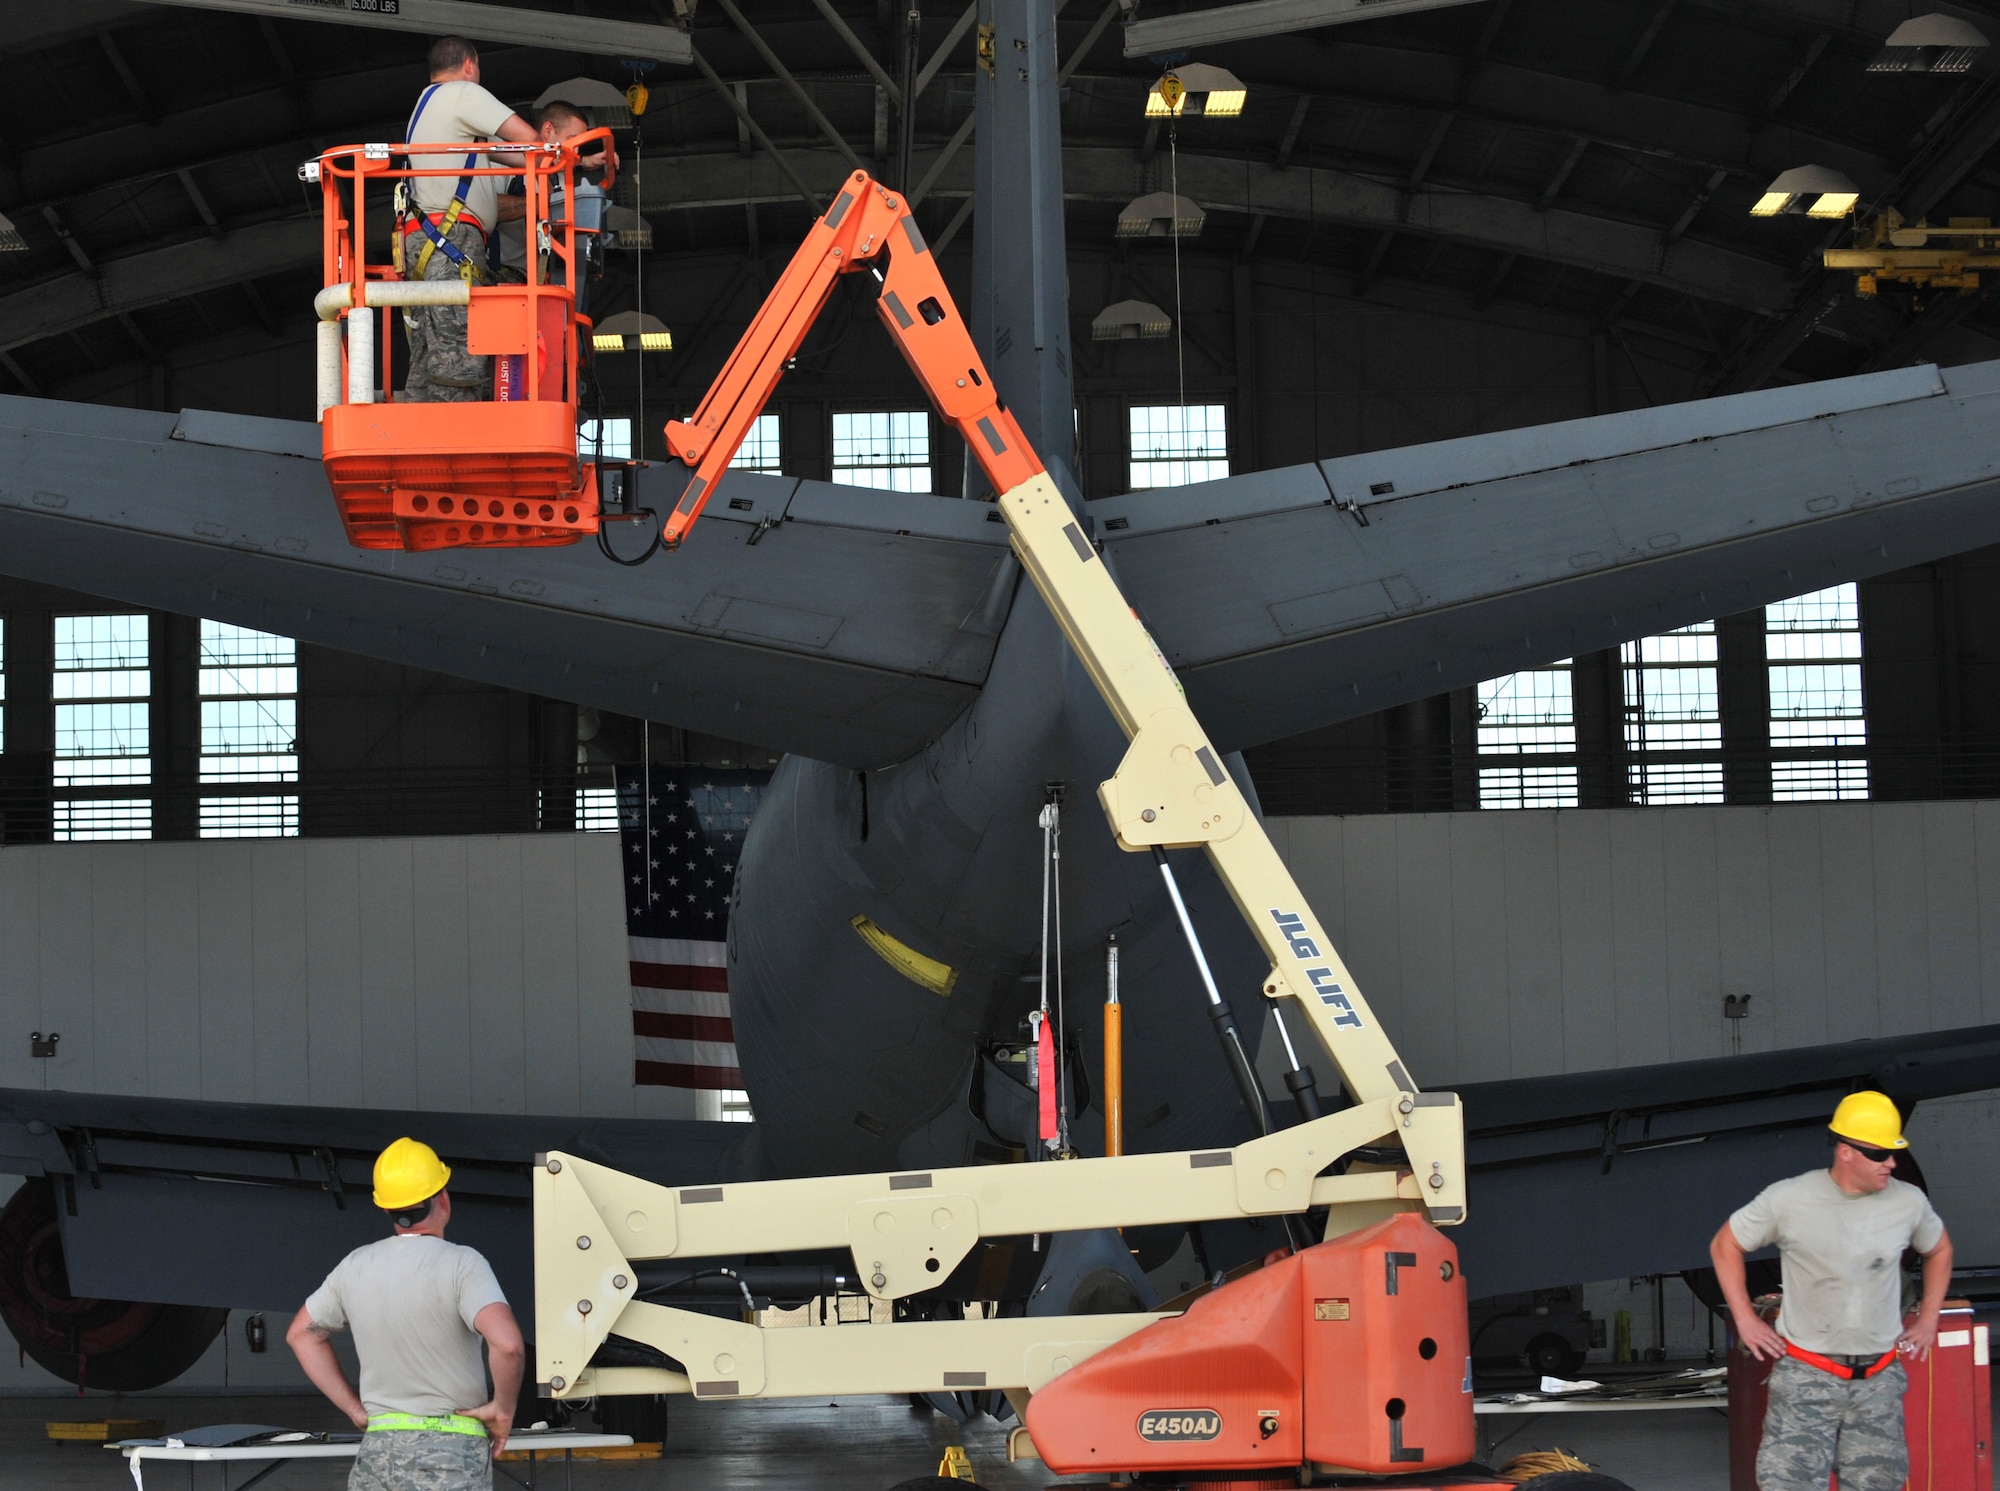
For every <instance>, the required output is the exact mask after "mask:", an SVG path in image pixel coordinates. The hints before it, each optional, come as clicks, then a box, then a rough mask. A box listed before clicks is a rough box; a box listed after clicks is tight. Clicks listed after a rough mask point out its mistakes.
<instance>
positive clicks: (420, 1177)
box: [375, 1139, 451, 1211]
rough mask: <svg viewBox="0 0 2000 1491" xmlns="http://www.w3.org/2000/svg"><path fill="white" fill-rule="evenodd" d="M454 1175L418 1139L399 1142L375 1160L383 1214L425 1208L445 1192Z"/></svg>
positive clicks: (379, 1204)
mask: <svg viewBox="0 0 2000 1491" xmlns="http://www.w3.org/2000/svg"><path fill="white" fill-rule="evenodd" d="M450 1179H451V1171H450V1169H449V1168H448V1167H447V1166H446V1165H445V1162H444V1161H443V1160H441V1159H439V1158H438V1157H437V1151H436V1150H434V1149H432V1148H431V1147H430V1146H429V1145H428V1144H425V1143H423V1142H422V1141H421V1140H417V1139H398V1140H397V1141H396V1142H395V1143H394V1144H392V1145H390V1146H389V1147H388V1148H387V1149H385V1150H383V1151H382V1153H381V1154H380V1155H378V1156H376V1159H375V1204H376V1205H377V1206H379V1207H380V1208H381V1209H382V1210H383V1211H404V1210H406V1209H407V1208H409V1207H412V1206H421V1205H422V1204H423V1203H424V1202H426V1201H428V1200H430V1199H431V1197H433V1196H435V1195H436V1194H437V1193H438V1192H439V1191H442V1190H443V1189H444V1188H445V1184H446V1182H448V1181H449V1180H450Z"/></svg>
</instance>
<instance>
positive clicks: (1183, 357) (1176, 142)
mask: <svg viewBox="0 0 2000 1491" xmlns="http://www.w3.org/2000/svg"><path fill="white" fill-rule="evenodd" d="M1180 138H1181V122H1180V120H1179V119H1178V118H1174V119H1170V120H1168V121H1167V179H1168V181H1169V182H1170V183H1171V191H1172V195H1173V199H1174V200H1173V216H1172V217H1170V218H1169V219H1168V220H1167V224H1168V227H1167V237H1168V238H1169V239H1170V240H1172V242H1173V245H1174V372H1175V375H1176V377H1177V378H1178V380H1179V386H1180V406H1181V427H1182V433H1183V435H1185V433H1186V427H1187V333H1186V332H1185V331H1184V330H1183V329H1182V325H1183V319H1184V318H1183V316H1182V313H1181V233H1180V216H1181V155H1180ZM1181 477H1182V480H1186V478H1187V473H1186V471H1185V470H1183V472H1182V473H1181Z"/></svg>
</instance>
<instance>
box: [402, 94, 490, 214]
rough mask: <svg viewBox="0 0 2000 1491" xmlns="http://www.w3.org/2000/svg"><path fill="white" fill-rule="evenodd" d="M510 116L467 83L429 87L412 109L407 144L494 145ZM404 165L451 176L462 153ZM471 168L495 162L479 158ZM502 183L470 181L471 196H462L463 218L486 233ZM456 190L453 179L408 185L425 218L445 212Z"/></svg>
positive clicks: (480, 178)
mask: <svg viewBox="0 0 2000 1491" xmlns="http://www.w3.org/2000/svg"><path fill="white" fill-rule="evenodd" d="M513 112H514V111H513V110H512V109H510V108H508V107H507V106H506V105H505V104H503V103H501V102H500V100H499V99H497V98H495V97H494V96H493V95H492V94H490V93H488V92H487V91H486V90H485V89H484V88H482V87H480V86H479V85H478V84H477V83H469V82H467V81H465V80H464V79H463V78H459V79H455V80H453V81H452V82H449V83H438V84H434V85H432V87H430V88H429V89H427V90H426V91H425V93H424V94H423V95H421V96H420V100H419V102H418V105H417V107H416V108H415V109H414V110H412V111H411V114H410V132H409V135H408V137H407V143H409V144H412V145H431V144H437V143H440V142H443V141H446V140H464V141H466V142H467V143H468V144H470V143H471V142H473V141H475V140H480V141H484V140H497V139H499V138H500V126H501V125H503V124H505V123H506V122H507V119H508V116H509V115H511V114H512V113H513ZM410 164H411V165H412V166H416V167H418V168H419V169H422V170H430V169H432V168H436V169H438V170H449V171H456V170H459V169H460V168H462V167H463V166H464V165H465V156H464V154H463V153H460V154H458V155H413V156H411V157H410ZM477 164H478V165H480V166H487V165H492V164H495V162H494V161H493V159H492V157H490V156H486V155H482V156H480V157H479V160H478V162H477ZM506 179H507V178H506V177H504V176H475V177H473V178H472V190H471V191H469V192H467V193H466V194H465V210H466V212H468V213H470V214H471V215H472V216H473V217H475V218H477V219H478V220H479V225H480V226H481V227H482V228H484V229H485V230H486V231H487V232H488V233H491V232H492V231H493V220H494V218H495V216H496V215H497V204H498V198H499V191H498V186H497V183H499V182H502V181H505V180H506ZM457 189H458V177H457V176H455V175H453V176H419V177H416V178H415V179H414V180H413V181H412V182H411V183H410V190H411V193H412V195H414V196H415V198H416V201H417V205H418V206H419V207H421V208H423V210H424V211H426V212H443V211H444V210H445V209H446V208H447V207H449V206H451V198H452V193H453V192H455V191H456V190H457Z"/></svg>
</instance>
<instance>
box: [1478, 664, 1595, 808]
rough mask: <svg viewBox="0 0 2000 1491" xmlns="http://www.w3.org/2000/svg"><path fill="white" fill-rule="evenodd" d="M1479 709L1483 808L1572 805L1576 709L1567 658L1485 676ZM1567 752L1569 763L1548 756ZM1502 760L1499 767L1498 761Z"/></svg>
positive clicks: (1574, 794) (1573, 797)
mask: <svg viewBox="0 0 2000 1491" xmlns="http://www.w3.org/2000/svg"><path fill="white" fill-rule="evenodd" d="M1475 701H1476V704H1477V707H1478V710H1479V805H1480V806H1481V807H1482V808H1573V807H1575V806H1576V762H1575V759H1574V758H1575V755H1576V710H1575V707H1574V705H1573V704H1572V702H1571V695H1570V662H1569V659H1567V658H1565V659H1564V660H1563V661H1562V662H1560V663H1556V664H1554V665H1552V666H1550V667H1547V668H1530V669H1528V670H1526V671H1525V672H1521V673H1509V674H1507V675H1506V676H1505V677H1504V678H1489V679H1488V680H1487V681H1486V682H1484V683H1482V684H1480V685H1479V688H1478V690H1477V692H1476V695H1475ZM1554 756H1568V757H1570V758H1571V759H1570V760H1568V761H1566V762H1565V761H1555V760H1550V759H1548V758H1550V757H1554ZM1503 762H1504V763H1505V764H1504V765H1503V764H1501V763H1503Z"/></svg>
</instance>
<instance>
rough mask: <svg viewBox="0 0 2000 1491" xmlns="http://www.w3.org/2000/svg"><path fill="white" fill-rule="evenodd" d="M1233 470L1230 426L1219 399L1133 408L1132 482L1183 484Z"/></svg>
mask: <svg viewBox="0 0 2000 1491" xmlns="http://www.w3.org/2000/svg"><path fill="white" fill-rule="evenodd" d="M1227 475H1229V429H1228V421H1227V420H1226V419H1225V418H1224V415H1223V406H1222V405H1220V404H1153V405H1143V406H1138V407H1135V408H1134V409H1133V410H1132V446H1131V470H1130V478H1131V479H1130V483H1129V485H1130V488H1131V490H1132V491H1134V492H1137V491H1141V490H1143V489H1144V488H1147V487H1182V486H1186V485H1187V484H1188V483H1190V482H1197V481H1220V480H1221V479H1222V478H1223V477H1225V476H1227Z"/></svg>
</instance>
